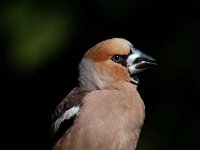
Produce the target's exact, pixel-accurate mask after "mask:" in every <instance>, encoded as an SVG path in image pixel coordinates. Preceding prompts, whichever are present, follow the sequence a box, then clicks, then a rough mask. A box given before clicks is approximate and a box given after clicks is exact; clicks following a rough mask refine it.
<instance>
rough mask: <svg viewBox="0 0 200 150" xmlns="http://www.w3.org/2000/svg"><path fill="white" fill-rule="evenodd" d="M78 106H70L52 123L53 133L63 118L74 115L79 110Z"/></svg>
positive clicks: (66, 118)
mask: <svg viewBox="0 0 200 150" xmlns="http://www.w3.org/2000/svg"><path fill="white" fill-rule="evenodd" d="M79 108H80V106H79V105H78V106H73V107H72V108H70V109H68V110H67V111H66V112H65V113H64V114H63V115H62V116H60V117H59V118H58V119H57V120H56V121H55V122H54V123H53V133H56V132H57V131H58V129H59V127H60V124H61V123H62V122H63V121H64V120H68V119H70V118H71V117H73V116H74V115H76V114H77V112H78V111H79Z"/></svg>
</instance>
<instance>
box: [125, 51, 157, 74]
mask: <svg viewBox="0 0 200 150" xmlns="http://www.w3.org/2000/svg"><path fill="white" fill-rule="evenodd" d="M155 65H157V63H156V60H155V59H153V58H152V57H151V56H149V55H147V54H144V53H142V52H141V51H139V50H137V49H135V48H131V54H130V55H129V56H128V58H127V61H126V66H127V68H128V70H129V72H130V75H134V74H137V73H139V72H141V71H143V70H146V69H148V68H151V67H153V66H155Z"/></svg>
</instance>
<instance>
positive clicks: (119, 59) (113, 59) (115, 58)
mask: <svg viewBox="0 0 200 150" xmlns="http://www.w3.org/2000/svg"><path fill="white" fill-rule="evenodd" d="M111 59H112V61H114V62H116V63H121V62H122V58H121V56H120V55H114V56H112V58H111Z"/></svg>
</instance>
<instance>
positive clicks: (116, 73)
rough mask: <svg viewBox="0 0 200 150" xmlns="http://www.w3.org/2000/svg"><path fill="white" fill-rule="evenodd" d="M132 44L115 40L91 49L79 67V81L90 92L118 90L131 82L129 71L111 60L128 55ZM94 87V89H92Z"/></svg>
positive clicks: (109, 40)
mask: <svg viewBox="0 0 200 150" xmlns="http://www.w3.org/2000/svg"><path fill="white" fill-rule="evenodd" d="M131 47H132V44H131V43H130V42H128V41H127V40H125V39H121V38H113V39H108V40H105V41H103V42H100V43H98V44H97V45H95V46H94V47H92V48H91V49H89V50H88V51H87V52H86V53H85V55H84V58H83V60H82V62H81V64H80V66H79V68H80V77H79V81H80V83H82V85H84V87H89V85H88V84H90V88H89V89H88V90H91V89H92V90H93V89H95V88H96V89H103V88H118V87H120V86H121V84H122V83H123V82H124V81H129V80H130V75H129V72H128V69H127V68H126V67H125V66H122V65H121V64H118V63H116V62H114V61H112V60H111V58H112V56H114V55H127V56H128V54H129V53H130V48H131ZM91 87H92V88H91Z"/></svg>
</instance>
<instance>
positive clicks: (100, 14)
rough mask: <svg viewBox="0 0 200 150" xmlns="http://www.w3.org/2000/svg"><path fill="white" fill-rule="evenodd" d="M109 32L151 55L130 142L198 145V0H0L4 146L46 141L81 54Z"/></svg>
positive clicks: (152, 148)
mask: <svg viewBox="0 0 200 150" xmlns="http://www.w3.org/2000/svg"><path fill="white" fill-rule="evenodd" d="M112 37H122V38H125V39H127V40H129V41H130V42H131V43H133V45H134V46H135V47H136V48H137V49H140V50H142V51H144V52H146V53H148V54H150V55H151V56H153V57H154V58H155V59H156V60H157V62H158V66H157V67H156V68H153V69H150V70H148V71H145V72H143V73H141V74H140V75H139V78H140V81H141V82H140V85H139V87H138V91H139V92H140V94H141V97H142V98H143V100H144V103H145V105H146V120H145V123H144V126H143V128H142V132H141V136H140V139H139V143H138V147H137V150H178V149H181V150H196V149H198V148H199V146H200V144H199V139H200V120H199V113H200V110H199V108H200V107H199V100H200V99H199V96H200V78H199V77H200V70H199V69H200V62H199V61H200V59H199V55H200V3H199V1H192V0H191V1H180V2H179V1H174V0H173V1H172V0H164V1H160V0H151V1H148V0H101V1H100V0H88V1H85V2H84V1H81V0H72V1H64V0H57V1H56V0H48V1H39V0H29V1H27V0H21V1H18V2H16V1H14V0H10V1H9V0H7V1H0V62H1V63H0V74H1V81H0V82H1V83H0V85H1V93H2V94H1V95H0V100H1V111H2V112H1V116H2V117H1V125H2V127H1V130H2V131H1V133H2V134H1V136H2V138H1V139H3V143H5V144H6V149H11V147H15V148H20V149H47V147H46V145H47V141H46V135H47V131H48V128H49V123H50V118H51V113H52V112H53V111H54V108H55V107H56V105H57V104H58V103H59V102H60V101H61V100H62V99H63V98H64V97H65V96H66V94H67V93H68V92H69V91H70V90H71V89H72V88H73V87H74V86H76V85H77V83H78V82H77V77H78V70H77V65H78V63H79V62H80V59H81V58H82V56H83V54H84V53H85V52H86V50H87V49H89V48H90V47H92V46H93V45H95V44H96V43H98V42H100V41H102V40H105V39H108V38H112Z"/></svg>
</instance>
